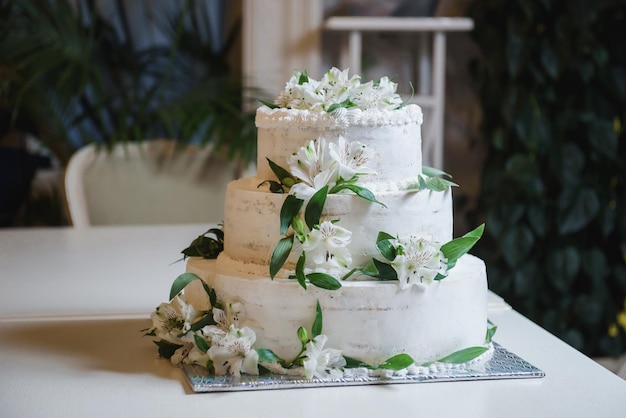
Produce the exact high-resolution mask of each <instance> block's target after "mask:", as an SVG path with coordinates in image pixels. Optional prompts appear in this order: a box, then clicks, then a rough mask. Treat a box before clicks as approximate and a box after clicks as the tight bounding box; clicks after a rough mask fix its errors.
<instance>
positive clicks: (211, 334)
mask: <svg viewBox="0 0 626 418" xmlns="http://www.w3.org/2000/svg"><path fill="white" fill-rule="evenodd" d="M225 308H226V310H223V309H220V308H213V320H214V321H215V322H216V324H215V325H207V326H205V327H203V328H202V329H201V330H200V334H201V335H202V336H203V337H205V338H206V339H207V341H208V342H209V343H211V341H213V339H214V338H222V337H223V336H224V335H225V334H226V333H227V332H228V330H229V329H230V327H231V326H234V327H235V328H239V322H240V321H243V319H244V318H245V307H244V306H243V304H242V303H240V302H234V303H229V304H227V305H226V307H225Z"/></svg>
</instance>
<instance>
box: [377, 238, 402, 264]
mask: <svg viewBox="0 0 626 418" xmlns="http://www.w3.org/2000/svg"><path fill="white" fill-rule="evenodd" d="M379 237H380V234H379ZM394 239H395V238H394ZM376 248H378V251H379V252H380V254H381V255H382V256H383V257H385V258H386V259H387V260H389V261H393V260H395V259H396V255H397V252H396V247H394V246H393V244H392V243H391V241H390V240H389V239H383V240H377V241H376Z"/></svg>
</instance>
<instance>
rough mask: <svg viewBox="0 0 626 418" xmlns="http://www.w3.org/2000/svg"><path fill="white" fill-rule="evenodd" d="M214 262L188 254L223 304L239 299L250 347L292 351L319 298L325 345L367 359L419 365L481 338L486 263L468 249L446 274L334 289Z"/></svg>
mask: <svg viewBox="0 0 626 418" xmlns="http://www.w3.org/2000/svg"><path fill="white" fill-rule="evenodd" d="M219 265H220V264H219V262H218V261H216V260H206V259H201V258H190V259H189V260H188V262H187V271H188V272H190V273H194V274H196V275H198V276H199V277H200V278H202V279H203V280H204V281H205V282H206V283H207V284H208V285H209V286H210V287H211V288H213V289H214V290H215V292H216V294H217V298H218V300H219V301H220V302H221V303H222V304H229V303H237V302H239V303H241V305H242V306H243V308H244V312H243V314H242V315H241V318H240V320H242V322H240V325H241V326H248V327H250V328H252V329H253V330H254V331H255V332H256V337H257V339H256V344H255V346H256V347H257V348H266V349H271V350H272V351H273V352H274V353H276V354H277V355H278V356H280V357H281V358H283V359H292V358H293V357H294V356H296V355H298V353H299V351H300V348H301V343H300V340H299V339H298V335H297V330H298V328H299V327H304V328H306V329H308V330H309V331H310V330H311V326H312V324H313V321H314V319H315V312H316V305H317V302H319V304H320V307H321V311H322V315H323V329H322V334H324V335H326V336H327V337H328V341H327V344H326V346H327V347H330V348H335V349H339V350H341V352H342V354H343V355H344V356H349V357H351V358H353V359H357V360H360V361H363V362H365V363H368V364H371V365H373V366H376V365H379V364H380V363H382V362H384V361H385V360H387V359H388V358H390V357H392V356H394V355H396V354H400V353H407V354H409V355H410V356H411V357H412V358H413V359H414V360H415V362H416V363H417V364H421V363H425V362H430V361H434V360H438V359H440V358H442V357H444V356H446V355H449V354H451V353H453V352H455V351H458V350H461V349H464V348H468V347H473V346H481V345H484V343H485V335H486V330H487V276H486V271H485V264H484V262H483V261H482V260H481V259H479V258H477V257H474V256H471V255H469V254H468V255H465V256H463V257H462V258H461V259H459V261H458V262H457V265H456V267H455V268H454V269H452V270H451V271H450V272H449V275H448V277H446V278H445V279H444V280H441V281H436V282H433V283H432V284H431V285H429V286H423V287H422V286H411V287H409V288H407V289H404V290H401V289H400V288H399V287H398V286H397V283H396V282H377V281H346V282H343V283H342V284H343V286H342V287H341V288H340V289H339V290H335V291H329V290H324V289H319V288H316V287H314V286H308V288H307V289H306V290H305V289H303V288H302V287H301V286H300V285H299V284H298V282H297V281H295V280H290V279H274V280H271V279H270V278H269V277H255V278H249V277H248V278H242V277H237V276H235V275H233V274H232V273H229V272H228V271H221V270H220V268H219ZM192 289H193V288H192ZM192 289H190V290H192ZM194 291H195V292H203V290H202V289H201V288H196V289H195V290H194ZM189 293H191V292H189V291H187V292H186V294H187V295H188V296H189V297H191V298H192V300H193V295H189Z"/></svg>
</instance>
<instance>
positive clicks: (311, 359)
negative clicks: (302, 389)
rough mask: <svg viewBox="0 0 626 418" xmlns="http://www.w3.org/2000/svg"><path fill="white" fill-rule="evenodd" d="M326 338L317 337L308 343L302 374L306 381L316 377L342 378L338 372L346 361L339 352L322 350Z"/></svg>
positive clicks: (330, 349) (327, 349) (322, 336)
mask: <svg viewBox="0 0 626 418" xmlns="http://www.w3.org/2000/svg"><path fill="white" fill-rule="evenodd" d="M327 340H328V337H326V336H325V335H318V336H317V337H315V338H313V339H312V340H311V341H309V342H308V343H307V344H306V346H305V350H304V353H303V355H304V356H306V360H304V363H303V365H304V374H305V376H306V378H307V379H312V378H313V377H317V378H318V379H338V378H341V377H342V376H343V372H342V371H341V370H339V369H340V368H341V367H343V366H345V365H346V359H345V358H343V356H342V355H341V351H339V350H335V349H334V348H323V347H324V344H326V341H327Z"/></svg>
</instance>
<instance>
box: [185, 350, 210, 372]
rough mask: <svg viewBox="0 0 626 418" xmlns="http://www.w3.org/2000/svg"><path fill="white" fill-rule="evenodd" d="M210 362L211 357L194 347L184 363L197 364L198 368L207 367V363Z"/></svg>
mask: <svg viewBox="0 0 626 418" xmlns="http://www.w3.org/2000/svg"><path fill="white" fill-rule="evenodd" d="M209 360H210V359H209V355H208V354H207V353H205V352H204V351H202V350H200V349H199V348H198V347H196V346H195V345H194V346H193V347H191V349H190V350H189V353H188V354H187V357H186V358H185V360H184V363H185V364H197V365H198V366H202V367H207V363H208V362H209Z"/></svg>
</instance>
